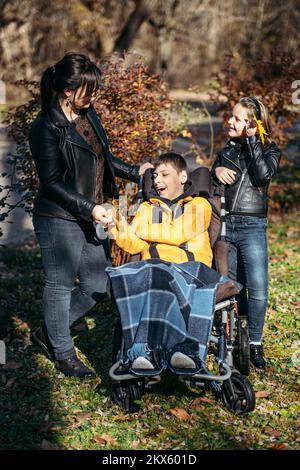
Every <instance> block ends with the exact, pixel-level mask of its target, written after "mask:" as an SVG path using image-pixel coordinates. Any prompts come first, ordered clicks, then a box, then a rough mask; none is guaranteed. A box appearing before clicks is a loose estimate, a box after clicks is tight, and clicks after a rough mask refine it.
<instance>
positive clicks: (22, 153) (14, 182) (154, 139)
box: [0, 56, 174, 221]
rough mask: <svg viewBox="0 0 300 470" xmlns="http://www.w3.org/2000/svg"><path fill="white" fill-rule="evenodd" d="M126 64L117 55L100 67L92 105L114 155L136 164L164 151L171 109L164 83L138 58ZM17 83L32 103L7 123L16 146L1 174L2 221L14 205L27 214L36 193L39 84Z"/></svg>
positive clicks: (11, 114) (167, 144)
mask: <svg viewBox="0 0 300 470" xmlns="http://www.w3.org/2000/svg"><path fill="white" fill-rule="evenodd" d="M130 59H132V57H130ZM128 62H129V60H128V56H127V57H123V58H120V57H117V56H116V57H111V58H110V59H109V60H105V61H101V63H99V64H98V65H99V67H100V68H101V70H102V74H103V75H102V77H103V80H102V86H101V89H100V90H99V94H98V96H97V99H96V101H95V102H94V106H95V108H96V111H97V112H98V114H99V116H100V117H101V120H102V123H103V124H104V127H105V130H106V132H107V134H108V138H109V140H110V145H111V150H112V152H113V153H115V154H116V155H117V156H118V157H120V158H122V159H123V160H124V161H127V162H130V163H139V162H142V161H148V160H151V159H153V158H155V157H156V156H157V155H158V153H159V152H163V151H166V150H168V149H169V148H170V145H171V141H172V138H173V137H174V131H173V130H172V129H171V127H170V125H169V124H168V121H167V119H166V117H165V116H164V114H163V112H164V110H166V109H167V108H168V107H169V106H170V99H169V96H168V89H167V85H166V83H165V82H164V81H162V80H161V79H160V77H159V76H157V75H151V74H150V73H149V71H148V69H147V67H146V65H145V64H144V63H143V61H142V60H141V59H140V58H138V59H137V58H135V60H131V63H129V64H128ZM17 84H18V86H20V87H25V88H26V90H27V91H28V93H29V95H30V98H29V100H28V101H27V102H26V103H25V104H23V105H21V106H18V107H17V108H15V109H12V110H10V111H9V112H8V114H7V118H6V122H7V125H8V134H9V136H10V137H11V138H12V139H13V141H14V142H15V143H16V149H15V152H14V153H13V154H11V155H9V158H8V162H9V163H10V164H11V172H9V174H4V176H6V177H7V184H6V185H4V186H2V187H1V190H2V194H4V195H3V196H2V197H1V199H0V207H1V220H2V221H3V220H5V218H6V217H7V216H8V214H9V213H10V211H11V210H12V209H13V208H14V207H16V206H18V207H24V208H25V210H26V211H27V212H31V210H32V204H33V199H34V195H35V193H36V191H37V188H38V178H37V175H36V171H35V165H34V162H33V160H32V156H31V153H30V149H29V146H28V133H29V128H30V125H31V122H32V121H33V119H34V118H35V117H36V115H37V114H38V112H39V110H40V96H39V84H38V82H32V81H31V82H30V81H25V80H22V81H19V82H17ZM120 184H121V182H120V181H119V186H120ZM11 192H14V193H17V194H19V197H20V199H19V201H18V202H17V203H16V204H13V205H12V204H10V202H9V196H10V194H11Z"/></svg>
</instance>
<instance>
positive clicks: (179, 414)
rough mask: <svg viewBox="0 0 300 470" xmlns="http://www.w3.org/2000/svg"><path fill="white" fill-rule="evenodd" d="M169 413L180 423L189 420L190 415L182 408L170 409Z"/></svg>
mask: <svg viewBox="0 0 300 470" xmlns="http://www.w3.org/2000/svg"><path fill="white" fill-rule="evenodd" d="M169 412H170V413H171V414H172V415H174V416H176V418H178V419H180V421H189V420H190V419H191V417H190V415H189V414H188V413H187V412H186V411H185V410H184V409H183V408H178V407H176V408H171V409H170V410H169Z"/></svg>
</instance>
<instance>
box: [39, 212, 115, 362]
mask: <svg viewBox="0 0 300 470" xmlns="http://www.w3.org/2000/svg"><path fill="white" fill-rule="evenodd" d="M33 226H34V230H35V233H36V236H37V239H38V242H39V245H40V248H41V255H42V262H43V268H44V274H45V286H44V292H43V313H44V320H45V324H46V328H47V333H48V336H49V339H50V342H51V344H52V346H53V349H54V354H55V358H56V359H57V360H63V359H68V358H69V357H71V356H72V355H73V353H74V344H73V340H72V338H71V334H70V326H71V325H72V324H73V323H74V322H75V321H76V320H78V319H79V318H80V317H82V316H83V315H85V314H86V313H87V312H88V311H89V310H90V309H91V308H92V307H94V306H95V305H96V304H97V303H98V302H99V301H100V300H101V299H102V298H103V297H104V296H105V293H106V283H107V276H106V273H105V268H106V267H107V266H110V265H111V261H110V249H109V241H108V239H105V240H103V241H99V240H98V239H96V238H95V229H94V226H93V224H92V222H86V223H78V222H75V221H74V222H73V221H70V220H66V219H60V218H57V217H44V216H40V215H36V214H34V215H33ZM77 276H78V277H79V281H80V282H79V284H76V285H75V281H76V278H77Z"/></svg>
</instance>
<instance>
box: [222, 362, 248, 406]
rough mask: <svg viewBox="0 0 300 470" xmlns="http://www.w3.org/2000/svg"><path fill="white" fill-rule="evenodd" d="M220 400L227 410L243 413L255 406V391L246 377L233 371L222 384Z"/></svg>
mask: <svg viewBox="0 0 300 470" xmlns="http://www.w3.org/2000/svg"><path fill="white" fill-rule="evenodd" d="M221 395H222V400H223V403H224V405H225V406H226V408H227V409H228V410H229V411H232V412H233V413H234V414H237V415H243V414H246V413H250V412H251V411H253V410H254V408H255V393H254V390H253V387H252V385H251V383H250V381H249V379H248V378H247V377H245V376H244V375H242V374H240V373H239V372H238V371H233V372H232V374H231V377H230V378H229V379H228V380H226V381H225V382H224V383H223V385H222V391H221Z"/></svg>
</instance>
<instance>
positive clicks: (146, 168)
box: [139, 162, 154, 176]
mask: <svg viewBox="0 0 300 470" xmlns="http://www.w3.org/2000/svg"><path fill="white" fill-rule="evenodd" d="M148 168H154V166H153V165H152V163H149V162H147V163H143V165H141V166H140V169H139V175H140V176H144V173H145V171H146V170H148Z"/></svg>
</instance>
